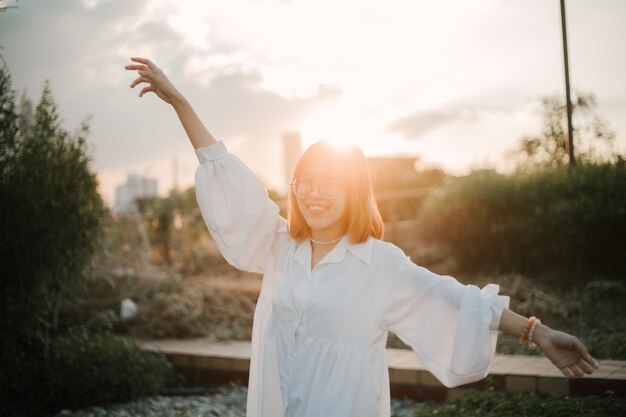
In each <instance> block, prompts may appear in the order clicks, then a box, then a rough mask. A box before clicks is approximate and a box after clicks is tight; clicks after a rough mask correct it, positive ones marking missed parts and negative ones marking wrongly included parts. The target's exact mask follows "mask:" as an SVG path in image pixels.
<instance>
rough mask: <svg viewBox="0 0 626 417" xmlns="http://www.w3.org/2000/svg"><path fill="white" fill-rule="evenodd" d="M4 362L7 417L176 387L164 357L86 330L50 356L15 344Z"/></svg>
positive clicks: (55, 346) (1, 394) (58, 344)
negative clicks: (169, 386)
mask: <svg viewBox="0 0 626 417" xmlns="http://www.w3.org/2000/svg"><path fill="white" fill-rule="evenodd" d="M2 362H4V363H3V364H2V365H3V366H2V368H1V369H2V370H1V371H0V376H1V379H2V381H3V384H2V385H1V388H0V404H1V406H0V410H1V411H2V415H3V416H24V417H26V416H42V415H50V414H53V413H55V412H58V411H59V410H61V409H64V408H66V409H67V408H69V409H79V408H83V407H87V406H94V405H103V404H105V403H108V402H117V401H126V400H129V399H133V398H136V397H138V396H140V395H144V394H151V393H154V392H156V391H157V390H158V389H159V388H160V387H163V386H166V385H168V384H174V383H176V380H175V376H174V375H175V374H174V371H173V368H172V365H171V364H170V363H169V361H168V360H167V359H166V358H165V356H164V355H162V354H157V353H149V352H145V351H142V350H141V349H140V348H139V347H138V346H137V345H136V343H134V342H133V341H131V340H128V339H120V338H119V337H116V336H114V335H112V334H109V333H99V334H90V333H89V332H87V331H85V330H84V329H80V328H79V329H73V330H72V331H71V332H70V333H68V334H67V335H64V336H60V337H57V338H55V339H54V341H53V343H52V344H51V345H50V350H49V352H48V355H47V357H46V355H45V354H44V348H43V346H42V345H37V344H36V343H32V342H31V343H19V342H16V341H15V340H11V341H9V343H7V344H6V345H5V352H4V354H3V357H2ZM7 382H8V383H7Z"/></svg>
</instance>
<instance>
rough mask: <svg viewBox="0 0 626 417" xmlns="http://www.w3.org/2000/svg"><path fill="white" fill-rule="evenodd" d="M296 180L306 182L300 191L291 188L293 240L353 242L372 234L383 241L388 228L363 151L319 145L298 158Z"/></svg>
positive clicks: (289, 202) (319, 143)
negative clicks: (346, 239)
mask: <svg viewBox="0 0 626 417" xmlns="http://www.w3.org/2000/svg"><path fill="white" fill-rule="evenodd" d="M293 179H294V181H292V183H294V182H295V183H298V181H303V182H304V184H302V185H303V186H302V187H301V188H299V187H297V186H295V185H292V186H291V187H290V189H289V194H288V198H287V200H288V201H287V206H288V207H287V222H288V224H289V233H290V234H291V236H292V237H293V238H294V239H296V240H297V241H302V240H303V239H308V238H309V237H311V236H312V237H313V238H314V239H316V240H324V241H331V240H334V239H336V238H338V237H341V236H342V235H344V234H348V235H349V236H350V240H351V241H352V242H354V243H361V242H365V241H366V240H367V239H368V238H369V237H370V236H373V237H375V238H377V239H382V237H383V229H384V226H383V221H382V218H381V217H380V213H379V212H378V207H377V206H376V200H375V198H374V192H373V190H372V182H371V172H370V168H369V164H368V163H367V159H366V158H365V155H364V154H363V152H362V151H361V150H360V149H359V148H358V147H356V146H352V147H347V148H338V147H336V146H333V145H332V144H331V143H329V142H327V141H319V142H316V143H314V144H313V145H311V146H310V147H309V148H308V149H307V150H306V151H305V152H304V153H303V154H302V156H301V157H300V159H299V160H298V163H297V164H296V168H295V170H294V173H293ZM333 181H334V182H336V183H338V184H339V185H338V186H337V184H332V182H333ZM324 197H327V198H324ZM329 197H334V198H329Z"/></svg>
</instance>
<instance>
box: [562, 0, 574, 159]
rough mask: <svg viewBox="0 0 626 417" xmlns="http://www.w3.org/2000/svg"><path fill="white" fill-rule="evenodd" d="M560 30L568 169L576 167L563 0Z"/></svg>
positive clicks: (563, 1)
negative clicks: (563, 65)
mask: <svg viewBox="0 0 626 417" xmlns="http://www.w3.org/2000/svg"><path fill="white" fill-rule="evenodd" d="M561 29H562V32H563V62H564V64H565V100H566V101H565V107H566V109H567V150H568V154H569V167H570V169H572V168H574V167H575V166H576V159H574V128H573V126H572V101H571V99H570V90H569V62H568V60H569V59H568V57H567V28H566V25H565V0H561Z"/></svg>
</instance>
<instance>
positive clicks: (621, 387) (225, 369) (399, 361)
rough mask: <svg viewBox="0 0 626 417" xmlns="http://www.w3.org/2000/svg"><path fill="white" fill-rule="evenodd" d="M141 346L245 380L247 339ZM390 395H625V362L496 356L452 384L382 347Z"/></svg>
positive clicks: (215, 377)
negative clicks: (568, 363)
mask: <svg viewBox="0 0 626 417" xmlns="http://www.w3.org/2000/svg"><path fill="white" fill-rule="evenodd" d="M138 342H139V345H140V346H141V347H142V348H143V349H145V350H151V351H160V352H163V353H165V354H166V355H167V357H168V358H169V360H170V361H171V362H172V363H173V364H174V366H175V368H176V370H177V372H179V373H180V374H182V375H183V376H185V377H186V378H187V380H188V381H192V382H199V383H202V382H235V383H242V384H247V382H248V371H249V368H250V342H244V341H225V342H209V341H206V340H204V339H185V340H176V339H165V340H139V341H138ZM387 361H388V364H389V382H390V388H391V395H392V396H394V397H409V398H415V399H422V400H434V401H445V400H446V399H453V398H458V397H460V396H462V395H463V394H464V392H465V391H466V390H468V389H472V388H474V389H489V388H491V389H497V390H508V391H539V392H554V393H559V394H567V395H601V394H603V393H604V392H606V391H608V390H610V391H613V392H615V395H616V396H617V397H621V398H626V361H615V360H598V362H599V363H600V369H597V370H595V371H594V372H593V374H591V375H585V376H584V377H583V378H576V379H569V378H567V377H565V376H564V375H563V374H562V373H561V371H559V370H558V369H557V368H556V367H555V366H554V365H553V364H552V362H550V360H548V359H547V358H546V357H544V356H523V355H499V354H498V355H495V358H494V360H493V364H492V367H491V370H490V373H489V375H488V376H487V378H485V379H483V380H481V381H477V382H474V383H471V384H467V385H463V386H460V387H456V388H447V387H445V386H444V385H442V384H441V383H440V382H439V380H437V378H435V377H434V375H433V374H432V373H430V372H429V371H427V370H426V369H424V367H423V366H422V364H421V363H420V362H419V360H418V358H417V355H415V353H414V352H413V351H411V350H404V349H387Z"/></svg>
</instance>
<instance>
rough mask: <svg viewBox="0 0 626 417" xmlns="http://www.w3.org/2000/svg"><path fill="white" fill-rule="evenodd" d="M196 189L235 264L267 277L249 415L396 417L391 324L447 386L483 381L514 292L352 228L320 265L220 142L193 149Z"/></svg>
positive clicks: (256, 328)
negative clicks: (363, 237)
mask: <svg viewBox="0 0 626 417" xmlns="http://www.w3.org/2000/svg"><path fill="white" fill-rule="evenodd" d="M195 152H196V155H197V157H198V160H199V163H200V165H199V166H198V167H197V170H196V197H197V199H198V204H199V207H200V210H201V212H202V216H203V218H204V221H205V223H206V225H207V227H208V229H209V232H210V233H211V235H212V236H213V238H214V239H215V241H216V242H217V245H218V247H219V249H220V251H221V253H222V255H223V256H224V258H225V259H226V260H227V261H228V262H229V263H230V264H232V265H233V266H235V267H237V268H239V269H241V270H245V271H252V272H258V273H262V274H263V281H262V287H261V293H260V296H259V299H258V301H257V305H256V310H255V313H254V322H253V328H252V352H251V359H250V374H249V383H248V399H247V412H246V416H247V417H283V416H285V417H320V416H324V417H326V416H337V417H389V415H390V398H389V372H388V368H387V362H386V350H385V345H386V342H387V334H388V332H389V331H392V332H394V333H395V334H396V335H398V337H399V338H400V339H401V340H403V341H404V342H405V343H407V344H408V345H409V346H411V347H412V349H413V351H414V352H415V353H416V354H417V356H418V358H419V360H420V362H421V363H422V364H423V365H424V366H425V368H426V369H428V370H429V371H430V372H432V373H433V374H434V375H435V376H436V377H437V378H438V379H439V380H440V381H441V382H442V383H443V384H444V385H445V386H447V387H454V386H458V385H462V384H466V383H469V382H473V381H477V380H480V379H482V378H484V377H485V376H486V375H487V374H488V372H489V368H490V365H491V362H492V358H493V355H494V352H495V348H496V341H497V337H498V334H499V331H498V330H497V329H498V325H499V322H500V316H501V314H502V311H503V309H504V308H505V307H506V308H508V306H509V297H508V296H502V295H498V291H499V286H498V285H496V284H489V285H486V286H485V287H484V288H483V289H479V288H478V287H476V286H474V285H463V284H461V283H459V282H458V281H457V280H455V279H454V278H452V277H449V276H440V275H437V274H434V273H432V272H430V271H428V270H427V269H425V268H422V267H420V266H417V265H416V264H414V263H413V262H412V261H411V260H410V258H409V257H407V256H406V255H405V254H404V252H403V251H402V250H401V249H399V248H398V247H396V246H394V245H393V244H391V243H388V242H384V241H381V240H378V239H375V238H372V237H370V238H369V239H368V240H367V241H366V242H363V243H360V244H352V243H350V242H349V240H348V238H347V236H344V238H343V239H342V240H341V241H340V242H339V243H338V244H337V245H336V246H335V247H334V248H333V249H332V250H331V251H330V252H329V253H328V254H327V255H326V256H325V257H324V258H323V259H322V260H321V261H320V262H319V263H318V264H317V265H316V266H315V268H313V270H311V267H310V265H311V247H310V243H309V241H308V240H305V241H304V242H302V243H298V242H297V241H295V240H294V239H293V238H292V237H291V236H290V235H289V232H288V230H287V223H286V221H285V219H283V218H282V217H280V215H279V208H278V206H277V205H276V204H275V203H274V202H273V201H271V200H270V199H269V198H268V195H267V191H266V190H265V188H264V187H263V186H262V185H261V183H260V182H259V181H258V180H257V178H256V176H255V175H254V174H253V173H252V172H251V171H250V170H249V169H248V168H247V167H246V166H245V165H244V164H243V162H241V161H240V160H239V159H238V158H236V157H235V156H234V155H232V154H231V153H229V152H228V151H227V149H226V147H225V145H224V143H223V142H221V141H220V142H218V143H216V144H213V145H210V146H206V147H202V148H198V149H196V150H195Z"/></svg>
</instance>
